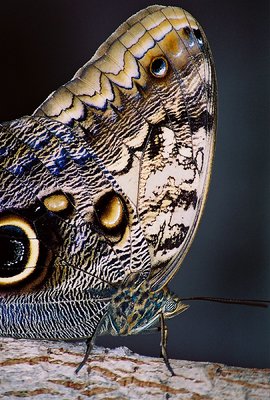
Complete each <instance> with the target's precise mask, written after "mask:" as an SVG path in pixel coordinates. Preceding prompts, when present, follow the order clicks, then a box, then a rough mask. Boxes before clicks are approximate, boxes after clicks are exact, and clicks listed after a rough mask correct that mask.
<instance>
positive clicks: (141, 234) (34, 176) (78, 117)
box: [0, 6, 215, 339]
mask: <svg viewBox="0 0 270 400" xmlns="http://www.w3.org/2000/svg"><path fill="white" fill-rule="evenodd" d="M214 132H215V76H214V70H213V65H212V59H211V53H210V50H209V46H208V43H207V41H206V38H205V36H204V33H203V31H202V29H201V28H200V27H199V26H198V24H197V22H196V21H195V19H194V18H193V17H192V16H191V15H190V14H188V13H186V12H185V11H184V10H182V9H180V8H176V7H161V6H151V7H149V8H147V9H145V10H143V11H140V12H139V13H137V14H136V15H134V16H133V17H131V18H130V19H128V20H127V22H125V23H124V24H123V25H121V26H120V27H119V28H118V29H117V30H116V32H115V33H114V34H113V35H112V36H111V37H110V38H109V39H108V40H107V41H106V42H105V43H104V44H103V45H102V46H101V47H100V48H99V49H98V51H97V52H96V54H95V55H94V57H93V58H92V59H91V60H90V61H89V62H88V63H87V64H86V65H85V66H84V67H83V68H81V69H80V70H79V71H78V72H77V73H76V75H75V76H74V78H73V79H72V80H71V81H70V82H68V83H67V84H65V85H63V86H61V87H60V88H59V89H58V90H57V91H55V92H54V93H52V94H51V95H50V96H49V98H48V99H47V100H46V101H45V102H44V103H43V104H42V105H41V106H40V107H39V108H38V109H37V110H36V111H35V112H34V114H33V115H32V116H30V117H25V118H21V119H18V120H15V121H12V122H10V123H4V124H2V125H1V126H0V237H1V243H2V244H0V246H3V247H2V248H4V246H5V244H6V243H7V241H8V239H9V242H8V243H9V246H10V248H8V251H7V250H5V251H6V254H7V256H6V258H7V259H6V260H4V261H3V262H2V264H1V268H0V295H1V297H0V310H1V313H0V334H1V335H2V336H14V337H25V338H28V337H33V338H50V339H70V338H84V337H92V336H93V335H95V334H96V333H98V329H100V327H101V325H102V324H101V322H102V321H103V320H104V317H105V316H106V313H107V310H108V307H109V305H110V303H111V300H110V299H111V296H112V295H113V293H114V291H115V290H117V288H118V287H119V285H123V284H124V283H125V282H128V281H129V277H130V276H131V275H132V274H133V273H135V274H136V277H137V278H136V282H137V283H140V282H143V281H145V280H146V279H147V280H149V281H151V285H152V289H153V290H154V289H155V290H156V289H160V288H162V287H163V286H164V285H165V284H166V282H167V281H169V280H170V279H171V277H172V276H173V274H174V273H175V271H176V270H177V269H178V268H179V265H180V263H181V260H182V259H183V257H184V255H185V253H186V251H187V249H188V246H189V245H190V243H191V240H192V238H193V236H194V233H195V230H196V228H197V225H198V222H199V219H200V216H201V212H202V208H203V205H204V202H205V197H206V193H207V189H208V183H209V175H210V169H211V162H212V155H213V147H214ZM10 237H11V238H12V240H11V241H10ZM7 238H8V239H7ZM14 250H16V251H15V252H14V254H15V255H13V251H14ZM11 253H12V256H11V255H10V254H11ZM21 265H24V266H27V268H24V267H21ZM10 271H11V272H10Z"/></svg>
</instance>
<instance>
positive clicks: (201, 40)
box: [193, 29, 203, 46]
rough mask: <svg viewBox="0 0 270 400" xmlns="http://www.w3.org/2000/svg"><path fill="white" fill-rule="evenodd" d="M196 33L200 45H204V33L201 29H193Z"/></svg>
mask: <svg viewBox="0 0 270 400" xmlns="http://www.w3.org/2000/svg"><path fill="white" fill-rule="evenodd" d="M193 32H194V35H195V36H196V38H197V41H198V43H199V45H200V46H203V38H202V34H201V31H200V30H199V29H193Z"/></svg>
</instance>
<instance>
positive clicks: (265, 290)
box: [0, 0, 270, 367]
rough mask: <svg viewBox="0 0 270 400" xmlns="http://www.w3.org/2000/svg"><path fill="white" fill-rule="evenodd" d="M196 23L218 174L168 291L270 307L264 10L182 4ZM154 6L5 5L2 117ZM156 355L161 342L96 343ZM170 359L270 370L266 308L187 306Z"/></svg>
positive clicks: (27, 0) (243, 4)
mask: <svg viewBox="0 0 270 400" xmlns="http://www.w3.org/2000/svg"><path fill="white" fill-rule="evenodd" d="M158 3H159V4H164V5H166V4H167V5H169V4H170V5H178V6H182V7H183V8H185V9H187V10H188V11H190V12H191V13H192V14H193V15H194V16H195V17H196V18H197V19H198V21H199V22H200V23H201V25H202V26H203V28H204V30H205V32H206V34H207V37H208V39H209V42H210V45H211V48H212V51H213V54H214V58H215V62H216V69H217V76H218V88H219V123H218V137H217V148H216V157H215V162H214V172H213V178H212V183H211V188H210V193H209V198H208V202H207V206H206V210H205V214H204V217H203V220H202V223H201V226H200V228H199V230H198V233H197V236H196V239H195V241H194V243H193V245H192V247H191V249H190V251H189V254H188V255H187V257H186V259H185V261H184V263H183V265H182V267H181V268H180V270H179V272H178V274H177V275H176V276H175V278H174V279H173V281H172V282H171V285H170V286H171V288H172V289H173V290H174V291H175V292H176V293H178V294H179V295H181V296H184V297H185V296H195V295H207V296H217V297H222V296H223V297H232V298H255V299H270V293H269V292H270V272H269V271H270V263H269V260H270V250H269V243H270V231H269V226H270V209H269V200H270V193H269V183H270V182H269V181H270V179H269V173H270V168H269V167H270V166H269V160H270V157H269V150H270V145H269V126H270V123H269V122H270V121H269V114H270V107H269V89H270V88H269V70H270V65H269V64H270V61H269V49H270V47H269V44H270V43H269V41H270V39H269V38H270V35H269V33H270V32H269V26H270V24H269V22H270V21H269V15H270V10H269V2H268V1H264V0H260V1H258V2H251V1H243V0H234V1H233V0H226V1H222V2H221V1H214V0H212V1H211V0H183V1H180V0H179V1H171V2H164V1H159V2H158ZM150 4H154V2H151V1H143V0H140V1H139V0H137V1H133V2H128V1H120V0H115V1H113V2H110V1H101V0H99V1H96V0H94V1H87V0H77V1H76V2H75V1H71V0H57V1H52V0H47V1H32V0H24V1H19V0H17V1H9V2H4V3H2V4H1V11H0V12H1V23H0V38H1V40H0V54H1V63H0V76H1V100H0V120H2V121H3V120H8V119H14V118H17V117H20V116H22V115H25V114H31V113H32V111H33V110H34V109H35V108H36V107H37V106H38V105H39V104H40V103H41V102H42V101H43V100H44V99H45V98H46V97H47V95H48V94H49V93H50V92H52V91H53V90H54V89H56V88H57V87H58V86H60V85H61V84H62V83H64V82H66V81H68V80H69V79H70V78H71V77H72V75H73V74H74V73H75V71H76V70H77V69H78V68H79V67H81V66H82V65H83V64H84V63H85V62H86V61H87V60H88V59H89V58H90V57H91V56H92V55H93V53H94V52H95V50H96V49H97V47H98V46H99V45H100V44H101V43H102V42H103V41H104V40H106V38H107V37H108V36H109V35H110V34H111V33H112V32H113V31H114V30H115V29H116V28H117V27H118V26H119V24H120V23H122V22H124V21H125V20H126V19H127V18H128V17H129V16H131V15H132V14H133V13H134V12H136V11H138V10H140V9H141V8H144V7H146V6H148V5H150ZM98 343H100V344H103V345H110V346H115V345H120V344H125V345H127V346H128V347H130V348H131V349H132V350H134V351H136V352H139V353H142V354H148V355H158V354H159V336H158V335H140V336H137V337H131V338H109V337H106V338H101V339H99V340H98ZM168 351H169V355H170V356H171V357H173V358H182V359H189V360H204V361H214V362H224V363H227V364H233V365H239V366H249V367H270V310H269V309H268V310H265V309H255V308H250V307H245V306H229V305H221V304H214V303H201V302H196V303H192V306H191V307H190V309H189V310H188V311H187V312H186V313H184V314H182V315H180V316H179V317H177V318H175V319H174V320H171V321H169V346H168Z"/></svg>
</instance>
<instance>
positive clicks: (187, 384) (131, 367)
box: [0, 339, 270, 400]
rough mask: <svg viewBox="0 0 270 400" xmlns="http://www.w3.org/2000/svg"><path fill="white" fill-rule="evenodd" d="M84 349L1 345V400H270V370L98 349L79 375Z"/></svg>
mask: <svg viewBox="0 0 270 400" xmlns="http://www.w3.org/2000/svg"><path fill="white" fill-rule="evenodd" d="M84 350H85V347H84V345H83V344H72V343H65V342H61V343H59V342H46V341H40V342H37V341H26V340H13V339H1V340H0V368H1V369H0V371H1V373H0V399H19V398H23V399H35V400H52V399H57V400H58V399H65V400H69V399H70V400H73V399H76V400H85V399H89V398H91V399H93V400H101V399H102V400H109V399H110V400H112V399H118V400H129V399H131V400H132V399H134V400H135V399H140V400H142V399H146V400H147V399H149V400H152V399H153V400H154V399H155V400H161V399H162V400H163V399H164V400H165V399H192V400H201V399H213V400H217V399H228V400H232V399H237V400H238V399H241V400H242V399H243V400H247V399H250V400H251V399H252V400H255V399H267V400H268V399H269V398H270V369H264V370H259V369H245V368H238V367H228V366H225V365H223V364H211V363H206V362H204V363H202V362H189V361H181V360H171V364H172V367H173V369H174V371H175V374H176V376H173V377H172V376H170V374H169V372H168V370H167V369H166V367H165V365H164V363H163V362H162V360H161V359H158V358H150V357H143V356H139V355H137V354H134V353H131V352H130V351H129V350H128V349H127V348H117V349H115V350H109V349H104V348H97V347H96V348H95V349H94V351H93V354H92V356H91V359H90V360H89V361H88V363H87V365H86V366H84V367H83V368H82V370H81V371H80V372H79V373H78V375H76V374H75V372H74V371H75V368H76V367H77V366H78V364H79V363H80V361H81V360H82V356H83V354H84Z"/></svg>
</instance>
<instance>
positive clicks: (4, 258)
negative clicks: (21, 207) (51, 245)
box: [0, 215, 39, 287]
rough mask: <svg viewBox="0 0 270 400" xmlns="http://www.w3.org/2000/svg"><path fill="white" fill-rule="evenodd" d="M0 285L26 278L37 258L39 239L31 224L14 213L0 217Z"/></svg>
mask: <svg viewBox="0 0 270 400" xmlns="http://www.w3.org/2000/svg"><path fill="white" fill-rule="evenodd" d="M0 254H1V259H0V286H6V287H9V286H13V285H14V284H18V283H21V282H22V281H23V280H25V279H27V278H28V277H29V276H30V275H31V274H32V273H33V272H34V270H35V268H36V266H37V263H38V258H39V240H38V238H37V235H36V232H35V231H34V230H33V228H32V226H31V225H30V224H29V223H28V222H27V221H26V220H24V219H23V218H21V217H18V216H16V215H5V216H1V217H0Z"/></svg>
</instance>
